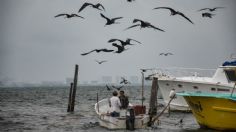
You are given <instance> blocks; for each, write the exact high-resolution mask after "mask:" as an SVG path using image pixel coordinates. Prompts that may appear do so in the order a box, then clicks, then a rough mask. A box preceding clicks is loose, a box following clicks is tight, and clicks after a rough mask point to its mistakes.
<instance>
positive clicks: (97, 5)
mask: <svg viewBox="0 0 236 132" xmlns="http://www.w3.org/2000/svg"><path fill="white" fill-rule="evenodd" d="M87 6H91V7H93V8H95V9H98V10H104V11H105V8H104V6H103V5H102V4H100V3H97V4H92V3H88V2H86V3H84V4H83V5H82V6H81V7H80V9H79V11H78V12H81V11H82V10H83V9H84V8H86V7H87ZM100 7H101V8H100Z"/></svg>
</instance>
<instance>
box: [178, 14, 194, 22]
mask: <svg viewBox="0 0 236 132" xmlns="http://www.w3.org/2000/svg"><path fill="white" fill-rule="evenodd" d="M178 14H179V15H180V16H182V17H184V18H185V19H187V20H188V21H189V22H191V23H192V24H194V23H193V22H192V21H191V20H190V19H189V18H188V17H186V16H185V15H184V14H183V13H181V12H178Z"/></svg>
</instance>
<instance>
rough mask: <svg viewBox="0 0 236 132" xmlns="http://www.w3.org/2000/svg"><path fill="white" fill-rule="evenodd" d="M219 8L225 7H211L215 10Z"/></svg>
mask: <svg viewBox="0 0 236 132" xmlns="http://www.w3.org/2000/svg"><path fill="white" fill-rule="evenodd" d="M220 8H225V7H215V8H213V9H214V10H216V9H220Z"/></svg>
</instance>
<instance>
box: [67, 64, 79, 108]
mask: <svg viewBox="0 0 236 132" xmlns="http://www.w3.org/2000/svg"><path fill="white" fill-rule="evenodd" d="M78 71H79V66H78V65H77V64H76V65H75V75H74V82H73V83H72V82H71V84H70V92H69V102H68V108H67V112H74V106H75V96H76V88H77V81H78Z"/></svg>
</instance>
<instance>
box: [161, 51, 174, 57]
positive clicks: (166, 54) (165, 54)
mask: <svg viewBox="0 0 236 132" xmlns="http://www.w3.org/2000/svg"><path fill="white" fill-rule="evenodd" d="M159 55H164V56H168V55H173V53H170V52H168V53H160V54H159Z"/></svg>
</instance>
